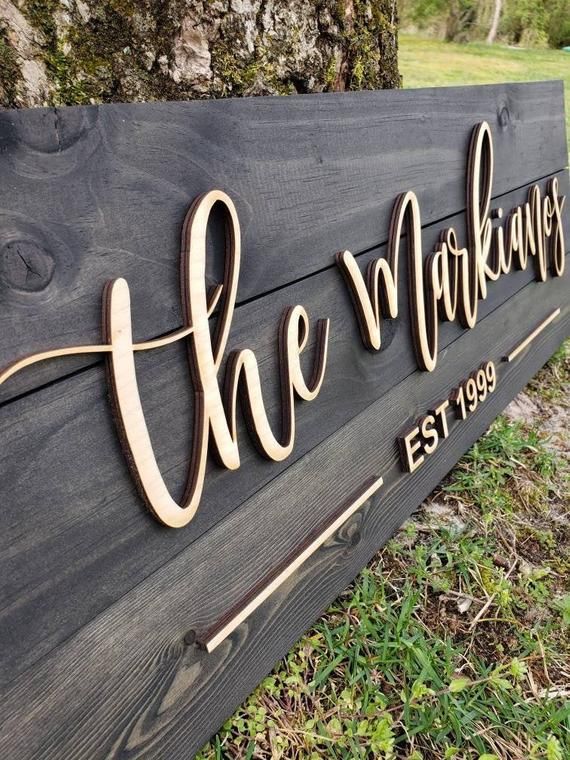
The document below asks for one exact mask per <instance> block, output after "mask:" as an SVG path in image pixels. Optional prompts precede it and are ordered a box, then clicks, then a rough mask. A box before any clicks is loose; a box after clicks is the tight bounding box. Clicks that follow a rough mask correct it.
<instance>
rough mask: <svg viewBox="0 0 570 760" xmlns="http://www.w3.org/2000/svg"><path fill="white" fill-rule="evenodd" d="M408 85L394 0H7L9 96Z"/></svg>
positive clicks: (183, 94)
mask: <svg viewBox="0 0 570 760" xmlns="http://www.w3.org/2000/svg"><path fill="white" fill-rule="evenodd" d="M399 85H400V76H399V74H398V63H397V10H396V0H317V1H316V2H313V3H309V2H307V0H12V2H10V0H0V104H1V105H3V106H7V107H15V106H31V105H61V104H77V103H101V102H108V101H133V100H135V101H136V100H166V99H168V100H173V99H189V98H209V97H224V96H230V95H232V96H236V95H269V94H287V93H293V92H322V91H325V90H345V89H377V88H390V87H398V86H399Z"/></svg>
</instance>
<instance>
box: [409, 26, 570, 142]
mask: <svg viewBox="0 0 570 760" xmlns="http://www.w3.org/2000/svg"><path fill="white" fill-rule="evenodd" d="M399 57H400V72H401V73H402V76H403V83H404V87H438V86H442V87H443V86H446V85H447V86H450V85H458V84H492V83H493V82H531V81H535V80H541V79H563V80H564V89H565V94H566V131H567V134H568V137H569V142H570V53H564V52H563V51H560V50H526V49H523V48H516V49H515V48H511V47H504V46H501V45H484V44H475V43H471V44H468V45H457V44H454V43H449V42H439V41H438V40H431V39H425V38H422V37H412V36H410V35H406V34H402V35H400V56H399Z"/></svg>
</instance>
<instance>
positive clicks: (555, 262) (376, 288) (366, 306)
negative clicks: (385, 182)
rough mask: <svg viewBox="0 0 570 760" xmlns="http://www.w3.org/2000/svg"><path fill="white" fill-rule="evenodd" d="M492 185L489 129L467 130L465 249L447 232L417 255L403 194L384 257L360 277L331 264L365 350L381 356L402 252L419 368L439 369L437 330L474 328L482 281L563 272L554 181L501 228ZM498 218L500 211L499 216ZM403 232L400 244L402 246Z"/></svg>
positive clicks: (350, 265) (348, 259) (418, 243)
mask: <svg viewBox="0 0 570 760" xmlns="http://www.w3.org/2000/svg"><path fill="white" fill-rule="evenodd" d="M492 184H493V140H492V136H491V130H490V128H489V125H488V124H487V122H482V123H481V124H478V125H477V126H476V127H475V129H474V130H473V135H472V138H471V144H470V147H469V157H468V170H467V238H468V239H467V246H466V247H461V246H460V245H459V243H458V236H457V233H456V231H455V230H454V229H453V227H450V228H449V229H447V230H444V231H443V232H442V234H441V235H440V243H439V247H438V248H437V249H436V250H435V251H434V252H433V253H431V254H429V255H428V256H427V257H424V255H423V248H422V223H421V214H420V205H419V202H418V199H417V197H416V195H415V193H414V192H412V191H409V192H407V193H404V194H402V195H401V196H399V198H398V199H397V200H396V203H395V205H394V210H393V212H392V220H391V224H390V235H389V240H388V256H387V258H378V259H375V260H373V261H371V262H370V263H369V265H368V268H367V271H366V274H365V275H363V274H362V272H361V271H360V268H359V266H358V264H357V262H356V259H355V257H354V256H353V255H352V253H350V251H343V252H341V253H338V254H337V263H338V266H339V267H340V269H341V271H342V273H343V275H344V278H345V280H346V282H347V284H348V286H349V288H350V291H351V295H352V298H353V302H354V304H355V309H356V315H357V319H358V324H359V327H360V333H361V336H362V340H363V342H364V344H365V346H366V347H367V348H369V349H372V350H376V351H378V350H380V348H381V346H382V318H386V319H394V318H395V317H397V316H398V261H399V256H400V249H401V248H402V246H403V245H405V247H406V253H407V259H408V272H409V275H408V290H409V305H410V321H411V325H412V340H413V344H414V349H415V354H416V360H417V362H418V366H419V367H420V369H423V370H427V371H429V372H431V371H432V370H434V369H435V367H436V364H437V353H438V335H439V323H440V321H441V320H449V321H452V320H455V319H458V320H459V322H460V323H461V325H462V326H463V327H474V326H475V324H476V323H477V311H478V303H479V300H480V299H485V298H486V297H487V280H491V281H494V280H498V279H499V277H501V275H503V274H507V273H508V272H510V271H511V269H512V267H513V266H514V267H516V268H517V269H526V267H527V265H528V263H529V261H530V259H531V258H532V259H533V260H534V267H535V271H536V278H537V279H538V280H540V281H541V282H544V281H545V280H546V278H547V273H548V270H550V272H551V274H552V275H553V276H558V277H559V276H560V275H561V274H562V273H563V271H564V261H565V250H564V229H563V224H562V208H563V206H564V197H560V196H559V195H558V179H557V178H556V177H554V178H553V179H551V180H550V182H549V183H548V188H547V192H546V195H545V196H544V197H543V196H542V194H541V191H540V188H539V187H538V185H533V187H532V188H531V189H530V190H529V195H528V200H527V202H526V203H525V204H523V205H522V206H517V207H516V208H514V209H512V210H511V212H510V213H509V215H508V216H507V218H506V220H505V222H504V224H502V225H501V226H499V227H496V228H493V226H492V222H491V215H490V205H491V191H492ZM496 213H497V217H498V218H499V219H502V217H503V210H502V209H497V212H496ZM404 232H405V233H406V238H405V243H404V244H402V238H403V234H404Z"/></svg>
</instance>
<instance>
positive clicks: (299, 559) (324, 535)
mask: <svg viewBox="0 0 570 760" xmlns="http://www.w3.org/2000/svg"><path fill="white" fill-rule="evenodd" d="M383 482H384V481H383V479H382V478H375V479H373V480H372V483H371V484H370V485H369V486H368V487H367V488H366V490H364V491H363V492H362V493H361V494H360V496H358V497H357V498H356V499H355V500H354V501H352V502H351V503H350V505H349V506H348V507H346V508H344V509H343V510H342V512H341V514H340V515H337V517H336V518H335V519H334V520H333V521H332V522H331V523H330V524H329V525H328V526H327V527H326V528H325V530H323V531H322V532H321V533H319V534H318V536H317V537H316V538H315V539H313V540H312V541H311V542H310V543H309V544H308V546H306V548H305V549H304V550H303V551H302V552H300V553H299V554H298V555H297V556H296V557H295V558H294V559H293V560H292V561H290V562H288V564H287V565H286V566H285V567H284V568H283V569H282V570H281V571H280V572H278V574H277V575H276V576H275V577H274V578H273V580H271V581H270V582H269V583H267V585H265V586H264V587H263V588H262V590H261V591H260V592H258V593H257V594H255V596H254V597H253V598H252V599H251V601H250V602H249V603H248V604H246V605H245V607H243V609H242V610H241V611H240V612H238V613H237V614H236V615H235V616H234V617H232V618H231V619H230V620H229V621H228V622H227V623H225V624H223V625H222V627H221V628H219V629H218V630H212V631H211V632H208V634H206V636H204V639H205V641H203V646H204V647H205V648H206V650H207V651H208V652H209V653H211V652H213V651H214V649H216V647H217V646H218V645H219V644H221V643H222V641H224V639H226V638H227V637H228V636H229V635H230V634H231V633H232V632H233V631H235V629H236V628H237V627H238V626H239V625H241V624H242V623H243V621H244V620H246V619H247V618H248V617H249V616H250V615H251V614H252V612H254V611H255V610H256V609H257V608H258V607H259V606H260V604H262V603H263V602H264V601H265V600H266V599H267V598H268V597H270V596H271V594H273V592H274V591H276V590H277V589H278V588H279V586H281V585H282V584H283V583H284V582H285V581H286V580H287V578H289V577H290V576H291V575H292V574H293V573H294V572H295V570H297V569H298V568H299V567H301V565H302V564H303V563H304V562H306V561H307V559H309V557H310V556H311V555H312V554H314V553H315V552H316V551H317V549H319V548H320V547H321V546H322V545H323V544H324V543H325V541H326V540H327V539H329V538H330V537H331V536H332V535H334V533H336V531H337V530H338V529H339V528H340V527H341V526H342V525H344V523H345V522H346V521H347V520H348V518H349V517H351V516H352V515H353V514H354V513H355V512H357V511H358V510H359V509H360V507H361V506H362V505H363V504H364V503H365V502H367V501H368V499H370V497H371V496H373V495H374V494H375V493H376V491H378V489H379V488H380V487H381V486H382V483H383Z"/></svg>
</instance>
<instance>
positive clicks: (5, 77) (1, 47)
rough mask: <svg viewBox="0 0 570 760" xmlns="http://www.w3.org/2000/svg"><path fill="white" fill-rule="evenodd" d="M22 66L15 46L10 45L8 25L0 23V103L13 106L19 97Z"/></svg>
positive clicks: (4, 105)
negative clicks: (19, 63)
mask: <svg viewBox="0 0 570 760" xmlns="http://www.w3.org/2000/svg"><path fill="white" fill-rule="evenodd" d="M19 81H20V67H19V66H18V60H17V56H16V53H15V52H14V50H13V48H12V47H10V43H9V40H8V34H7V31H6V27H5V26H2V25H0V105H2V106H3V107H4V108H10V107H13V106H14V105H15V104H16V98H17V97H18V84H19Z"/></svg>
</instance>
